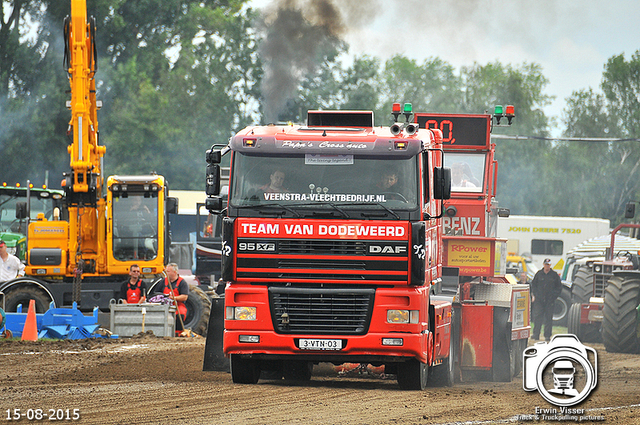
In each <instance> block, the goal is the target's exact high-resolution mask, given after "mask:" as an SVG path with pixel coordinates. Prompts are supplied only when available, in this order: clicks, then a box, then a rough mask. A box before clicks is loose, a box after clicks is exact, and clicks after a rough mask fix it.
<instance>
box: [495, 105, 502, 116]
mask: <svg viewBox="0 0 640 425" xmlns="http://www.w3.org/2000/svg"><path fill="white" fill-rule="evenodd" d="M493 114H494V115H499V116H502V115H503V114H504V109H503V108H502V105H496V107H495V109H494V110H493Z"/></svg>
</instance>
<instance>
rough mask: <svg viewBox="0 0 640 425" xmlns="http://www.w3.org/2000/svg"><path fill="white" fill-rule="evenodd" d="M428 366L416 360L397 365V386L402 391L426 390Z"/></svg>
mask: <svg viewBox="0 0 640 425" xmlns="http://www.w3.org/2000/svg"><path fill="white" fill-rule="evenodd" d="M428 376H429V366H427V364H426V363H422V362H420V361H418V360H416V359H411V360H407V361H406V362H404V363H400V364H398V385H400V388H401V389H403V390H420V391H422V390H424V389H425V388H427V377H428Z"/></svg>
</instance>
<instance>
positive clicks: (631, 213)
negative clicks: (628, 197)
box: [624, 202, 636, 218]
mask: <svg viewBox="0 0 640 425" xmlns="http://www.w3.org/2000/svg"><path fill="white" fill-rule="evenodd" d="M635 215H636V204H634V203H633V202H629V203H628V204H627V205H626V206H625V207H624V218H633V217H635Z"/></svg>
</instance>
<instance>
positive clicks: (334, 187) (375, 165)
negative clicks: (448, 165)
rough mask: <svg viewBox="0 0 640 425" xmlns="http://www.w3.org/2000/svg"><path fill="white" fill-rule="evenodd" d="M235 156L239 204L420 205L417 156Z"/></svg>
mask: <svg viewBox="0 0 640 425" xmlns="http://www.w3.org/2000/svg"><path fill="white" fill-rule="evenodd" d="M233 161H234V162H233V171H232V172H233V177H232V178H233V183H232V185H233V188H232V191H231V200H230V205H231V206H234V207H239V208H242V207H245V206H247V207H248V206H262V205H275V204H277V205H280V206H283V207H286V208H287V209H288V210H292V209H296V208H297V207H308V206H311V207H314V208H313V209H315V210H317V209H318V208H321V209H327V210H333V211H334V212H335V211H336V206H338V207H340V209H342V207H346V208H347V209H348V208H349V207H356V206H357V208H363V209H378V210H386V211H390V210H391V211H394V210H414V209H416V208H417V207H418V182H419V181H420V179H419V177H418V171H417V170H418V167H417V159H416V158H408V159H399V158H394V159H380V158H379V157H378V158H372V157H359V156H355V155H311V154H300V155H295V156H278V157H276V156H269V157H264V156H253V155H246V154H241V153H239V152H236V153H235V157H234V160H233ZM339 211H340V210H338V212H339Z"/></svg>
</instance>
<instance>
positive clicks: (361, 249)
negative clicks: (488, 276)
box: [205, 104, 511, 389]
mask: <svg viewBox="0 0 640 425" xmlns="http://www.w3.org/2000/svg"><path fill="white" fill-rule="evenodd" d="M393 114H394V116H395V117H396V123H395V124H394V125H392V126H390V127H375V126H374V122H373V113H372V112H362V111H309V113H308V118H307V124H306V125H302V126H297V125H284V126H282V125H267V126H258V127H248V128H245V129H244V130H242V131H240V132H239V133H238V134H236V135H235V136H233V137H232V138H231V139H230V142H229V145H228V146H226V147H224V149H222V151H220V150H216V149H215V146H214V147H212V149H211V150H209V151H208V152H207V162H208V163H209V165H208V166H207V195H208V199H207V201H206V205H207V208H208V209H209V210H210V211H211V212H217V213H220V212H222V213H223V215H224V219H223V225H222V226H223V231H222V239H223V240H222V272H221V273H222V279H223V280H224V281H226V282H227V285H226V290H225V302H224V304H225V305H224V331H223V332H222V335H223V343H222V346H223V350H224V354H225V355H226V356H228V357H229V358H230V365H231V366H230V367H231V376H232V379H233V381H234V382H237V383H256V382H257V381H258V379H260V376H261V372H265V374H263V375H262V376H263V377H265V376H268V377H270V378H274V377H275V378H282V377H284V378H285V379H296V380H308V379H310V377H311V373H312V367H313V364H317V363H319V362H331V363H334V364H342V363H345V362H349V363H365V364H372V365H374V366H381V365H384V366H385V373H387V374H394V375H396V376H397V379H398V383H399V385H400V387H401V388H404V389H424V388H425V386H426V385H427V381H428V380H431V381H432V382H434V383H437V384H441V385H452V384H453V381H454V376H455V371H456V368H457V362H458V358H459V356H458V353H459V352H460V351H459V350H464V349H467V348H469V347H467V346H466V342H465V341H466V340H467V339H468V338H467V336H466V335H464V334H463V331H464V332H466V331H465V330H464V328H463V327H462V326H461V324H462V323H463V322H464V319H463V318H462V317H460V318H457V317H456V316H457V315H458V314H466V311H467V310H469V311H471V310H474V312H473V313H469V314H475V315H476V316H482V315H485V314H491V315H493V311H491V312H489V311H488V310H487V311H485V310H482V309H480V308H479V309H473V308H471V309H459V308H455V309H454V307H453V304H454V301H455V300H454V298H453V296H447V295H446V294H441V295H438V294H437V293H436V292H438V291H436V288H442V286H443V260H444V249H445V247H446V245H445V244H444V241H443V233H444V230H443V214H444V212H445V204H444V202H445V199H447V198H449V196H450V188H451V173H450V170H449V169H448V168H446V167H444V166H443V159H444V158H446V156H445V155H444V150H443V145H442V132H441V131H440V130H439V129H433V130H430V129H419V128H418V125H417V124H416V123H414V122H411V121H410V118H411V116H412V111H411V106H410V104H405V106H404V108H401V107H400V104H394V110H393ZM399 116H403V117H404V122H397V121H398V117H399ZM222 154H228V155H231V174H230V185H229V194H228V201H227V204H226V205H225V209H224V210H223V209H222V207H223V205H222V198H221V197H218V196H217V195H218V192H219V173H220V167H219V163H220V160H221V155H222ZM491 255H492V258H493V254H491ZM470 297H472V296H471V295H470ZM480 304H481V303H480V302H477V303H475V304H473V305H472V304H470V306H471V307H482V306H483V305H486V301H484V304H483V305H480ZM214 320H215V318H214V317H213V316H212V319H211V320H210V326H209V328H210V330H211V328H212V321H214ZM471 320H474V319H471ZM491 320H493V318H491ZM503 330H504V329H499V330H498V331H499V332H501V331H503ZM485 331H486V332H489V333H492V332H493V331H492V330H491V329H488V328H487V329H483V332H485ZM510 335H511V333H509V339H510ZM465 338H466V339H465ZM505 338H506V337H505ZM476 348H477V349H479V350H482V349H487V350H489V351H493V347H488V348H487V347H476ZM214 349H215V343H211V344H210V338H209V336H208V337H207V346H206V348H205V360H206V358H207V356H209V355H210V354H211V351H212V350H214ZM205 370H207V368H206V362H205Z"/></svg>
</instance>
